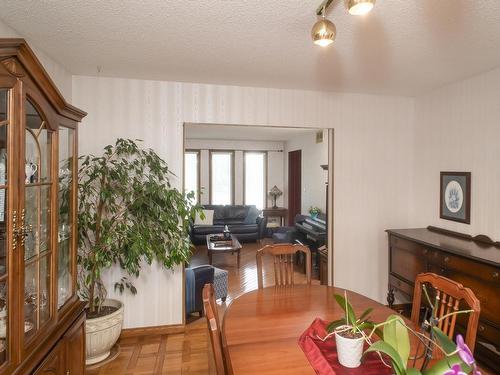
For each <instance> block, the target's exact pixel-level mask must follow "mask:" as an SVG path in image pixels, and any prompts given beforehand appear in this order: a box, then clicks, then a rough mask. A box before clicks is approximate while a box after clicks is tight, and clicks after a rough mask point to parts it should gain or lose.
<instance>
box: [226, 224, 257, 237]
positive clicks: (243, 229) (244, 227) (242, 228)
mask: <svg viewBox="0 0 500 375" xmlns="http://www.w3.org/2000/svg"><path fill="white" fill-rule="evenodd" d="M229 231H230V232H231V233H234V234H236V235H238V234H239V233H257V232H258V231H259V228H258V225H257V224H234V225H229Z"/></svg>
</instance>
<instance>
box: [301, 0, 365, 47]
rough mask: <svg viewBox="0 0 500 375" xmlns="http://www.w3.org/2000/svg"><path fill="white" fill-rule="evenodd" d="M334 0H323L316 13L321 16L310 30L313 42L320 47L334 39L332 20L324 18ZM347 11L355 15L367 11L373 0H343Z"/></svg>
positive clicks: (335, 31) (334, 30) (335, 30)
mask: <svg viewBox="0 0 500 375" xmlns="http://www.w3.org/2000/svg"><path fill="white" fill-rule="evenodd" d="M333 2H334V0H323V2H322V3H321V4H320V6H319V7H318V9H317V10H316V14H317V15H318V16H320V17H321V19H320V20H318V21H317V22H316V23H315V24H314V26H313V27H312V30H311V37H312V40H313V42H314V44H317V45H319V46H321V47H326V46H329V45H330V44H332V43H333V41H334V40H335V37H336V35H337V29H336V27H335V25H334V24H333V22H331V21H329V20H327V19H326V10H327V8H328V7H329V6H330V5H331V4H332V3H333ZM344 2H345V6H346V8H347V10H348V12H349V13H350V14H352V15H355V16H361V15H364V14H367V13H369V12H370V11H371V10H372V9H373V6H374V5H375V0H344Z"/></svg>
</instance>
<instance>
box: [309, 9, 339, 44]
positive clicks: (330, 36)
mask: <svg viewBox="0 0 500 375" xmlns="http://www.w3.org/2000/svg"><path fill="white" fill-rule="evenodd" d="M325 10H326V9H323V12H322V14H321V19H320V20H318V21H317V22H316V23H315V24H314V26H313V27H312V30H311V37H312V40H313V42H314V44H317V45H318V46H321V47H326V46H329V45H330V44H332V43H333V41H334V40H335V36H336V34H337V29H336V28H335V25H334V24H333V22H331V21H329V20H327V19H326V15H325Z"/></svg>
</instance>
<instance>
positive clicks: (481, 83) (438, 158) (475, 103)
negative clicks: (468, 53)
mask: <svg viewBox="0 0 500 375" xmlns="http://www.w3.org/2000/svg"><path fill="white" fill-rule="evenodd" d="M415 108H416V111H415V113H416V117H415V134H414V150H415V160H414V163H413V168H412V169H413V170H414V173H415V177H414V179H413V181H414V184H413V191H412V193H411V195H409V197H408V198H409V199H410V200H411V201H412V202H414V204H412V205H411V208H412V215H411V217H412V224H413V225H414V226H416V227H417V226H419V227H420V226H427V225H435V226H439V227H442V228H447V229H451V230H455V231H459V232H466V233H469V234H473V235H476V234H486V235H489V236H491V237H492V238H493V239H495V240H499V239H500V214H499V213H500V69H496V70H494V71H491V72H487V73H484V74H481V75H478V76H476V77H473V78H470V79H467V80H464V81H461V82H458V83H455V84H452V85H449V86H446V87H444V88H442V89H440V90H437V91H435V92H432V93H430V94H427V95H424V96H422V97H420V98H417V100H416V107H415ZM440 171H466V172H471V193H472V197H471V223H470V225H467V224H461V223H456V222H453V221H448V220H443V219H440V218H439V172H440Z"/></svg>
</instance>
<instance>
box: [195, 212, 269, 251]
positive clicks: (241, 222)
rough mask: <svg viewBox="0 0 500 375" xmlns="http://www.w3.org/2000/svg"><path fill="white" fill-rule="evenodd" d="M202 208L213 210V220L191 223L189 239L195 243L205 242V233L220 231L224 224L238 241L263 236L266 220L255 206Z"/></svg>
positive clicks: (246, 240)
mask: <svg viewBox="0 0 500 375" xmlns="http://www.w3.org/2000/svg"><path fill="white" fill-rule="evenodd" d="M203 209H204V210H212V211H213V222H212V223H211V224H206V223H204V224H196V222H195V223H193V224H192V225H191V241H192V242H193V243H194V244H195V245H199V244H203V243H205V242H206V236H207V234H216V233H222V231H223V230H224V226H225V225H227V226H228V227H229V230H230V231H231V233H233V234H234V235H235V236H236V237H237V238H238V240H239V241H240V242H252V241H257V240H259V239H261V238H263V237H264V234H265V230H266V226H267V220H266V218H264V217H262V215H261V211H259V210H258V209H257V208H256V207H255V206H250V205H227V206H224V205H204V206H203Z"/></svg>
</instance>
